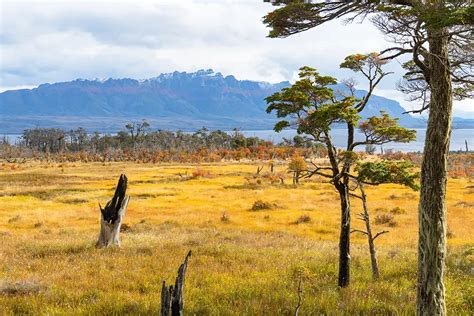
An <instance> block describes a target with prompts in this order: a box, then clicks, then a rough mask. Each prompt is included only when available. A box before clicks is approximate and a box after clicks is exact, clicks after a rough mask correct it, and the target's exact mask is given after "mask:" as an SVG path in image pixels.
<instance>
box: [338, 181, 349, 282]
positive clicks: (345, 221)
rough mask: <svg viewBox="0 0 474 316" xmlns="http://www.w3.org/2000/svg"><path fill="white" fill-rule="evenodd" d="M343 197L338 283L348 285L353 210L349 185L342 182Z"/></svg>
mask: <svg viewBox="0 0 474 316" xmlns="http://www.w3.org/2000/svg"><path fill="white" fill-rule="evenodd" d="M338 191H339V196H340V199H341V232H340V236H339V278H338V285H339V286H340V287H347V286H348V285H349V281H350V261H351V256H350V236H351V212H350V200H349V190H348V187H347V185H345V184H344V183H341V184H340V185H339V187H338Z"/></svg>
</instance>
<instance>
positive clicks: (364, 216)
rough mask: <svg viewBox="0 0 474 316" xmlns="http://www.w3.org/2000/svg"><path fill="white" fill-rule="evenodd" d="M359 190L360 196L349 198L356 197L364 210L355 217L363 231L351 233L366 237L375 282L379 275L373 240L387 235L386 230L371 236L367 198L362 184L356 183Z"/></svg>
mask: <svg viewBox="0 0 474 316" xmlns="http://www.w3.org/2000/svg"><path fill="white" fill-rule="evenodd" d="M358 186H359V189H360V193H361V195H360V196H357V195H354V194H351V196H354V197H357V198H359V199H361V200H362V206H363V208H364V212H363V213H360V214H358V215H357V217H358V218H359V219H360V220H362V221H363V222H364V223H365V231H363V230H360V229H353V230H352V231H351V233H354V232H357V233H361V234H364V235H367V240H368V242H369V252H370V262H371V265H372V275H373V277H374V279H375V280H377V279H378V278H379V276H380V274H379V266H378V263H377V252H376V250H375V244H374V242H375V239H377V237H379V236H380V235H383V234H386V233H388V231H387V230H383V231H381V232H378V233H376V234H375V236H374V235H373V234H372V225H371V224H370V216H369V208H368V207H367V196H366V195H365V190H364V185H363V184H362V183H358Z"/></svg>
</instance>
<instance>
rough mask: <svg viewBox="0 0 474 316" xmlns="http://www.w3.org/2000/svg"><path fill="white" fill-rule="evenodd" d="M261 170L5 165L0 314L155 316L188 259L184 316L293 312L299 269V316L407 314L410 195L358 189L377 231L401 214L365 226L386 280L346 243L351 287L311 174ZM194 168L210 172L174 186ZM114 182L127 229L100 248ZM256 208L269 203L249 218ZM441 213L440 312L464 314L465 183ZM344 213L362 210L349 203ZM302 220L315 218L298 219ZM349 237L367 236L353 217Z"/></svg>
mask: <svg viewBox="0 0 474 316" xmlns="http://www.w3.org/2000/svg"><path fill="white" fill-rule="evenodd" d="M261 164H263V163H260V165H261ZM257 165H258V163H256V162H255V163H216V164H201V165H199V166H198V165H168V164H138V163H106V164H103V163H65V164H55V163H50V164H46V163H39V162H27V163H24V164H19V165H13V164H9V163H4V164H3V165H2V166H1V169H0V241H1V245H0V314H10V313H33V314H122V313H130V314H152V313H155V314H156V313H158V312H159V308H160V295H161V285H162V280H164V279H165V280H167V282H168V283H169V282H174V278H175V276H176V270H177V268H178V266H179V264H180V263H181V261H182V260H183V258H184V256H185V254H186V253H187V251H188V250H190V249H191V250H192V251H193V256H192V257H191V259H190V261H189V265H188V270H187V275H186V284H185V290H184V291H185V314H187V315H193V314H196V315H263V314H265V315H279V314H283V315H289V314H292V313H293V311H294V308H295V306H296V303H297V300H298V299H297V286H298V279H299V275H300V274H301V273H303V276H304V278H303V303H302V304H303V305H302V307H301V311H300V315H314V314H348V315H354V314H379V315H386V314H399V315H405V314H413V313H414V310H415V294H416V293H415V292H416V289H415V286H416V259H417V251H416V245H417V223H418V217H417V202H418V195H417V192H413V191H411V190H410V189H408V188H404V187H401V186H398V185H381V186H378V187H371V188H367V194H368V203H369V207H370V211H371V217H372V219H373V222H374V218H375V217H376V216H377V215H381V214H388V213H390V212H394V213H396V214H392V215H393V217H394V222H395V223H394V224H392V226H393V227H388V226H387V224H381V225H376V224H374V230H375V231H379V230H382V229H386V230H390V233H389V234H386V235H383V236H382V237H380V238H379V239H377V242H376V246H377V247H378V254H379V265H380V270H381V279H380V280H379V281H377V282H374V281H372V276H371V270H370V260H369V254H368V249H367V242H366V239H365V237H364V236H362V235H357V234H353V236H352V250H351V251H352V253H351V256H352V272H351V278H352V279H351V286H350V287H349V288H347V289H339V288H338V287H337V285H336V283H337V256H338V249H337V247H338V244H337V240H338V231H339V202H338V196H337V194H336V193H335V191H334V190H333V189H332V187H331V186H330V185H329V184H326V183H322V180H321V179H318V178H315V179H310V180H303V181H302V183H301V185H299V186H297V187H294V186H292V185H279V184H273V185H272V184H269V183H264V184H261V185H249V184H248V182H247V180H246V179H245V178H246V177H251V176H252V174H254V173H255V171H256V168H257ZM197 168H200V169H201V170H204V171H209V172H210V175H209V176H206V177H199V178H196V179H190V180H187V181H182V179H181V178H180V177H179V176H178V173H181V174H184V173H185V172H186V171H187V173H188V174H191V173H192V172H193V170H196V169H197ZM276 169H277V170H279V171H284V170H285V169H286V166H285V165H283V164H280V165H278V166H277V167H276ZM266 171H268V168H267V167H265V169H264V170H263V171H262V173H263V172H266ZM120 173H126V175H127V176H128V179H129V190H128V193H129V195H131V200H130V204H129V207H128V210H127V214H126V216H125V219H124V223H125V224H127V225H128V226H129V229H128V230H127V231H124V232H122V234H121V242H122V247H121V248H120V249H104V250H97V249H96V248H95V247H94V244H95V242H96V240H97V236H98V232H99V216H100V212H99V207H98V203H99V202H100V203H102V205H104V204H105V202H106V201H107V200H108V199H110V198H111V197H112V195H113V190H114V187H115V185H116V181H117V179H118V176H119V175H120ZM286 182H287V183H291V179H290V178H288V179H287V180H286ZM257 200H263V201H265V202H269V203H272V204H273V207H272V208H271V209H269V210H260V211H251V210H250V209H251V207H252V205H253V203H254V202H255V201H257ZM447 204H448V209H449V215H448V222H449V246H448V248H449V256H448V259H447V263H448V269H447V276H446V277H447V278H446V284H447V305H448V309H449V311H450V314H452V315H462V314H465V315H469V314H471V315H472V314H473V313H474V264H473V263H474V234H473V233H472V229H473V227H474V182H473V181H472V180H469V179H451V180H450V181H449V192H448V199H447ZM395 207H398V208H399V209H397V210H395V211H394V210H393V209H394V208H395ZM353 209H354V210H353V213H354V215H355V214H356V213H359V212H360V211H361V206H360V203H359V202H358V201H356V200H354V201H353ZM224 212H225V213H226V214H227V219H228V220H223V219H222V215H223V213H224ZM302 215H308V216H309V217H310V219H311V220H310V221H309V222H304V223H296V222H297V220H298V218H300V217H301V216H302ZM353 227H354V228H362V227H363V223H362V222H361V221H359V220H357V219H355V216H353Z"/></svg>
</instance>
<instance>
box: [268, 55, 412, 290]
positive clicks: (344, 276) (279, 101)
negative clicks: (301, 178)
mask: <svg viewBox="0 0 474 316" xmlns="http://www.w3.org/2000/svg"><path fill="white" fill-rule="evenodd" d="M384 64H385V62H384V61H382V60H381V59H380V58H379V57H378V54H375V53H372V54H365V55H352V56H348V57H347V58H346V59H345V61H344V62H343V63H342V64H341V68H348V69H351V70H354V71H356V72H361V73H362V75H363V76H364V77H365V78H366V79H367V81H368V82H369V91H368V92H367V94H366V95H365V96H364V97H363V98H362V99H357V98H356V97H355V87H354V85H352V84H348V85H347V91H348V92H347V91H346V93H343V95H340V96H336V93H335V92H334V91H333V89H332V87H331V86H332V85H334V84H336V83H337V81H336V79H335V78H333V77H329V76H322V75H320V74H319V73H318V72H317V71H316V70H315V69H313V68H310V67H302V68H301V69H300V73H299V80H298V81H296V82H295V83H294V84H293V85H292V86H290V87H288V88H284V89H283V90H282V91H280V92H277V93H275V94H273V95H271V96H269V97H268V98H267V99H266V101H267V103H268V108H267V112H269V113H270V112H273V111H274V112H276V115H277V116H278V117H279V118H283V120H281V121H279V122H278V123H277V124H276V125H275V128H274V129H275V131H277V132H279V131H281V130H283V129H284V128H287V127H296V129H297V132H298V134H303V135H305V136H307V137H310V138H311V139H312V140H313V141H315V142H318V143H322V144H324V146H325V147H326V150H327V153H328V158H329V166H319V165H316V164H315V163H312V166H313V167H312V168H311V170H307V176H308V177H311V176H313V175H319V176H322V177H324V178H327V179H329V181H330V183H332V185H333V186H334V188H335V189H336V190H337V191H338V193H339V198H340V202H341V224H340V225H341V226H340V237H339V277H338V285H339V286H340V287H345V286H348V285H349V280H350V232H351V229H350V225H351V216H350V198H349V195H350V192H349V184H350V181H351V167H352V166H353V164H354V163H355V162H356V161H357V159H358V156H357V153H356V152H355V150H356V149H357V147H358V146H365V145H368V144H385V143H388V142H391V141H398V142H408V141H411V140H413V139H414V138H415V131H413V130H407V129H405V128H403V127H400V126H399V125H398V124H397V119H392V118H390V117H389V116H388V115H387V114H385V113H382V114H381V116H380V117H371V118H369V119H368V120H366V121H363V122H362V123H361V125H360V127H361V129H362V132H363V133H364V134H365V140H363V141H355V137H354V134H355V128H356V127H357V125H358V124H359V120H360V119H361V117H360V113H361V112H362V111H363V110H364V108H365V107H366V106H367V103H368V101H369V100H370V96H371V95H372V94H373V92H374V89H375V88H376V86H377V85H378V84H379V83H380V81H381V80H382V79H383V78H384V77H385V76H387V75H388V74H389V73H387V72H385V71H384V70H383V65H384ZM337 123H339V124H344V125H345V126H346V128H347V132H348V133H347V144H346V148H345V150H344V151H337V149H336V148H335V146H334V144H333V141H332V138H331V127H332V125H333V124H337Z"/></svg>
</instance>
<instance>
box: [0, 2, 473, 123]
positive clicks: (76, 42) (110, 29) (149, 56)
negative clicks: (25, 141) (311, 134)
mask: <svg viewBox="0 0 474 316" xmlns="http://www.w3.org/2000/svg"><path fill="white" fill-rule="evenodd" d="M273 9H274V7H272V6H271V5H270V4H268V3H264V2H263V0H0V15H1V16H0V17H1V19H0V20H1V21H0V91H5V90H8V89H19V88H31V87H35V86H37V85H39V84H42V83H52V82H61V81H69V80H74V79H77V78H82V79H95V78H100V79H104V78H135V79H146V78H151V77H156V76H158V75H159V74H160V73H165V72H173V71H187V72H194V71H197V70H199V69H209V68H212V69H214V70H215V71H218V72H221V73H222V74H224V75H234V76H235V77H236V78H238V79H249V80H259V81H268V82H279V81H284V80H289V81H294V80H295V79H296V76H297V73H298V68H299V67H301V66H303V65H308V66H312V67H314V68H317V69H318V71H319V72H320V73H322V74H325V75H332V76H335V77H337V78H338V79H347V78H351V77H354V73H352V72H350V71H348V70H342V69H339V64H340V63H341V61H342V60H343V59H344V57H345V56H347V55H349V54H353V53H368V52H373V51H380V50H382V49H384V48H386V47H389V45H390V43H389V42H388V41H386V40H385V38H384V36H383V35H382V34H381V33H380V32H379V31H378V30H377V29H376V28H375V27H374V26H373V25H372V24H371V23H370V22H364V23H361V24H360V23H356V24H349V25H345V24H343V23H341V22H332V23H330V24H327V25H323V26H321V27H318V28H316V29H313V30H310V31H307V32H304V33H301V34H297V35H293V36H291V37H288V38H285V39H270V38H268V37H267V35H268V29H267V28H266V27H265V25H264V24H263V23H262V17H263V16H264V15H265V14H266V13H267V12H269V11H271V10H273ZM402 62H403V60H395V61H393V62H392V63H391V64H390V65H388V68H389V70H391V71H393V72H394V74H393V75H391V76H390V77H389V78H387V79H386V80H385V81H384V82H383V83H382V84H381V86H380V87H379V89H378V90H377V92H376V94H378V95H381V96H385V97H389V98H392V99H396V100H398V101H399V102H400V103H401V104H402V105H403V106H404V107H405V108H407V109H413V108H417V104H413V103H411V102H409V101H408V100H407V99H406V96H404V95H403V94H402V93H401V92H399V91H397V89H396V86H397V83H398V82H399V80H400V78H401V76H402V74H403V70H402V69H401V67H400V63H402ZM357 79H358V81H359V83H360V85H359V87H360V88H364V87H365V85H364V83H363V80H361V78H357V77H356V80H357ZM455 114H456V115H457V116H461V117H472V118H474V100H465V101H462V102H457V103H456V105H455Z"/></svg>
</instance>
